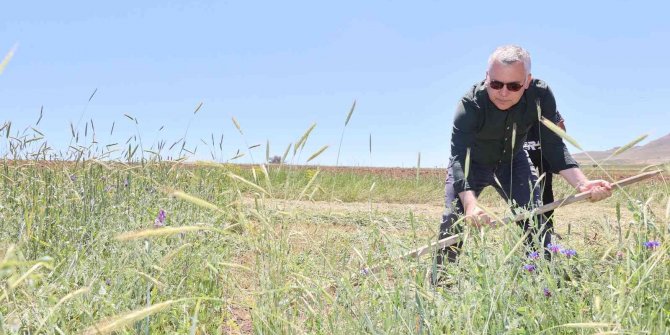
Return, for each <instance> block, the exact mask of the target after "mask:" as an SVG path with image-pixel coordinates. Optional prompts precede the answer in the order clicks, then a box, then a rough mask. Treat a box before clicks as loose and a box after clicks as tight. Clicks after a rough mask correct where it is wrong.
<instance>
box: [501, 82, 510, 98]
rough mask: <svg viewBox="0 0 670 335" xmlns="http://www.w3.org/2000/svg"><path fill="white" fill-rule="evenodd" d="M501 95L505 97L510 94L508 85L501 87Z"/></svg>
mask: <svg viewBox="0 0 670 335" xmlns="http://www.w3.org/2000/svg"><path fill="white" fill-rule="evenodd" d="M500 95H501V96H503V97H506V96H508V95H509V90H508V89H507V85H505V86H503V88H501V89H500Z"/></svg>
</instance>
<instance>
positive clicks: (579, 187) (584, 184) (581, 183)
mask: <svg viewBox="0 0 670 335" xmlns="http://www.w3.org/2000/svg"><path fill="white" fill-rule="evenodd" d="M588 182H589V181H588V180H582V181H580V182H578V183H577V185H575V189H577V191H579V190H581V189H582V187H584V186H586V183H588Z"/></svg>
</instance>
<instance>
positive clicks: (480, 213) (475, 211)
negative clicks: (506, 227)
mask: <svg viewBox="0 0 670 335" xmlns="http://www.w3.org/2000/svg"><path fill="white" fill-rule="evenodd" d="M465 220H466V221H467V222H469V223H470V224H472V225H473V226H475V227H477V228H482V227H484V226H488V225H490V224H491V217H490V216H489V215H488V214H486V212H484V210H483V209H481V208H479V206H477V205H474V206H470V208H466V209H465Z"/></svg>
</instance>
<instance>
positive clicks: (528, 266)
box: [523, 264, 537, 272]
mask: <svg viewBox="0 0 670 335" xmlns="http://www.w3.org/2000/svg"><path fill="white" fill-rule="evenodd" d="M536 268H537V267H536V266H535V264H526V265H524V266H523V269H524V270H526V271H528V272H533V271H535V269H536Z"/></svg>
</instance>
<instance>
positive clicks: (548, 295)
mask: <svg viewBox="0 0 670 335" xmlns="http://www.w3.org/2000/svg"><path fill="white" fill-rule="evenodd" d="M543 291H544V296H545V297H547V298H551V291H549V289H548V288H546V287H545V288H544V290H543Z"/></svg>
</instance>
